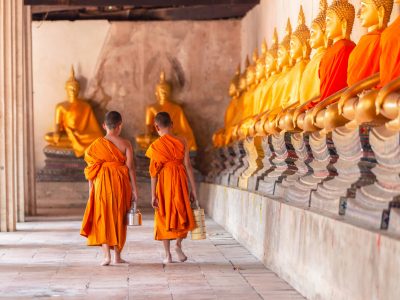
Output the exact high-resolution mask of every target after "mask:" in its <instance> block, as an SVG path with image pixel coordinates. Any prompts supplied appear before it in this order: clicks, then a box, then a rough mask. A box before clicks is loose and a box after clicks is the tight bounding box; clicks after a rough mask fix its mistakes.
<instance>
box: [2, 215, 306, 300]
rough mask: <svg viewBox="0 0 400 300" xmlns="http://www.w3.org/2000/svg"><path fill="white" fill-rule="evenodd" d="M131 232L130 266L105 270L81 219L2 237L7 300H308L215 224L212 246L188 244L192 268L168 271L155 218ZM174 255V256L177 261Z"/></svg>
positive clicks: (35, 225) (46, 222)
mask: <svg viewBox="0 0 400 300" xmlns="http://www.w3.org/2000/svg"><path fill="white" fill-rule="evenodd" d="M143 223H144V224H143V226H141V227H132V228H129V233H128V239H127V244H126V246H125V249H124V252H123V254H124V257H125V259H127V260H128V261H129V264H124V265H112V266H109V267H101V266H99V262H100V261H101V258H102V257H101V252H100V249H99V248H98V247H86V246H85V239H84V238H82V237H80V236H79V226H80V221H79V218H77V217H37V218H35V219H32V220H30V222H27V223H21V224H18V230H19V231H18V232H14V233H0V298H2V299H32V298H40V299H113V300H114V299H156V300H163V299H174V300H179V299H182V300H190V299H229V300H231V299H234V300H239V299H246V300H252V299H303V297H302V296H301V295H299V294H298V293H297V292H296V291H295V290H293V288H291V287H290V286H289V285H288V284H287V283H286V282H284V281H283V280H281V279H280V278H278V277H277V276H276V275H275V274H274V273H273V272H271V271H269V270H268V269H266V268H265V267H264V266H263V265H262V264H261V263H260V262H259V261H258V260H257V259H256V258H255V257H254V256H252V255H251V254H250V253H249V252H248V251H247V250H246V249H245V248H244V247H242V246H241V245H240V244H238V243H237V242H236V241H235V240H234V239H233V238H232V237H231V235H229V234H228V233H227V232H226V231H224V230H223V229H222V228H221V227H220V226H218V225H217V224H215V223H214V222H213V221H211V220H208V221H207V227H208V239H207V240H203V241H192V240H190V239H188V240H186V241H185V242H184V247H185V249H186V254H187V255H188V256H189V260H188V261H187V262H185V263H173V264H170V265H163V264H162V263H161V257H162V245H161V244H160V243H159V242H156V241H154V240H153V239H152V216H151V214H146V215H145V216H144V222H143ZM173 254H174V253H173Z"/></svg>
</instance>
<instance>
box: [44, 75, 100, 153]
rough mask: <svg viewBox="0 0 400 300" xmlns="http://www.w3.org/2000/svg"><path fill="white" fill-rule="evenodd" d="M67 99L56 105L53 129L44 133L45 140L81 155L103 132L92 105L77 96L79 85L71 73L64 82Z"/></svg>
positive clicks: (54, 145)
mask: <svg viewBox="0 0 400 300" xmlns="http://www.w3.org/2000/svg"><path fill="white" fill-rule="evenodd" d="M65 90H66V92H67V97H68V101H64V102H61V103H59V104H57V106H56V118H55V131H54V132H50V133H47V134H46V135H45V140H46V142H47V143H48V144H49V145H51V146H53V147H57V148H62V149H71V150H73V151H74V153H75V156H76V157H81V156H83V154H84V153H85V150H86V148H87V147H88V146H89V145H90V144H91V143H92V142H93V141H94V140H95V139H97V138H98V137H101V136H103V132H102V130H101V128H100V126H99V123H98V122H97V120H96V116H95V115H94V113H93V110H92V107H91V106H90V105H89V103H88V102H86V101H85V100H82V99H80V98H78V97H79V91H80V85H79V82H78V81H77V80H76V79H75V72H74V69H73V67H71V75H70V78H69V79H68V81H67V82H66V83H65Z"/></svg>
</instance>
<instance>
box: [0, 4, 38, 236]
mask: <svg viewBox="0 0 400 300" xmlns="http://www.w3.org/2000/svg"><path fill="white" fill-rule="evenodd" d="M0 20H1V22H0V41H1V42H0V66H1V68H0V231H13V230H15V229H16V222H17V221H24V217H25V211H26V210H27V212H29V213H31V214H34V213H35V205H34V204H35V192H34V190H35V187H34V161H33V153H34V151H33V116H32V84H31V77H32V76H31V59H30V58H31V54H30V52H31V35H30V32H31V27H30V26H31V22H30V9H29V8H27V7H24V5H23V0H15V1H11V0H0Z"/></svg>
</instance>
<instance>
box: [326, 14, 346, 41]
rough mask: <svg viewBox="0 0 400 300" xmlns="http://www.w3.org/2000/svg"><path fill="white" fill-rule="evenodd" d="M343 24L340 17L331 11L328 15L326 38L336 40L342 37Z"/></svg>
mask: <svg viewBox="0 0 400 300" xmlns="http://www.w3.org/2000/svg"><path fill="white" fill-rule="evenodd" d="M342 34H343V31H342V22H341V20H340V19H339V17H338V16H337V15H336V14H335V13H334V12H332V11H329V12H328V13H327V15H326V36H327V37H328V38H329V39H331V40H334V39H335V38H338V37H340V36H342Z"/></svg>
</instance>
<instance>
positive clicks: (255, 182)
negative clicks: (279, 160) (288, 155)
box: [247, 136, 275, 191]
mask: <svg viewBox="0 0 400 300" xmlns="http://www.w3.org/2000/svg"><path fill="white" fill-rule="evenodd" d="M260 147H261V150H260V152H262V159H261V162H260V163H261V168H260V169H259V170H258V171H257V172H256V173H254V174H253V175H252V176H251V177H250V178H249V180H248V184H247V189H248V190H251V191H256V190H258V187H259V183H260V182H261V181H262V180H263V178H264V177H265V176H266V175H267V174H268V173H269V172H270V171H272V170H273V169H274V168H275V166H274V165H273V164H272V159H273V158H274V157H275V154H274V152H273V151H272V149H271V143H270V137H269V136H265V137H262V138H261V145H260Z"/></svg>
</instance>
